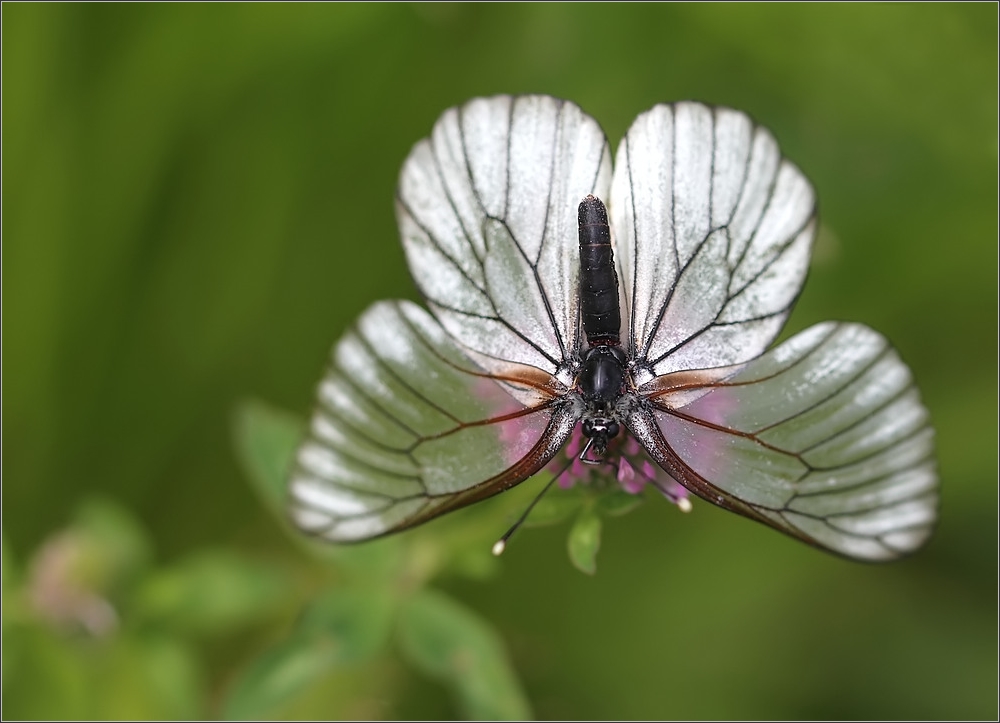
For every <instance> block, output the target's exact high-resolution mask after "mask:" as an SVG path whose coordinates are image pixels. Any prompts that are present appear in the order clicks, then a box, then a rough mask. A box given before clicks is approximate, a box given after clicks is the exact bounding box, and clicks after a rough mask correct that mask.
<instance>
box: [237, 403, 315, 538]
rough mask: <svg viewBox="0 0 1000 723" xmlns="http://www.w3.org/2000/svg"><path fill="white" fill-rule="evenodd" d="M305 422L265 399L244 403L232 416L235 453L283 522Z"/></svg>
mask: <svg viewBox="0 0 1000 723" xmlns="http://www.w3.org/2000/svg"><path fill="white" fill-rule="evenodd" d="M304 433H305V422H303V421H302V419H301V418H300V417H297V416H295V415H293V414H290V413H288V412H285V411H282V410H280V409H277V408H276V407H272V406H270V405H268V404H266V403H264V402H261V401H258V400H254V399H250V400H246V401H244V402H242V403H241V404H240V405H239V406H238V407H237V408H236V412H235V414H234V416H233V437H234V443H235V446H236V456H237V457H238V459H239V461H240V464H241V465H242V467H243V469H244V471H245V472H246V474H247V475H248V476H249V477H250V481H251V482H252V483H253V486H254V489H255V490H256V491H257V494H258V495H259V496H260V498H261V500H263V501H264V504H266V505H267V507H268V508H269V509H270V510H271V511H273V512H274V513H275V514H276V515H278V517H279V518H280V519H281V520H282V521H284V520H285V519H286V517H285V500H286V498H287V492H286V484H287V477H288V470H289V468H290V467H291V465H292V460H293V459H294V457H295V448H296V447H297V446H298V444H299V442H300V441H302V436H303V434H304Z"/></svg>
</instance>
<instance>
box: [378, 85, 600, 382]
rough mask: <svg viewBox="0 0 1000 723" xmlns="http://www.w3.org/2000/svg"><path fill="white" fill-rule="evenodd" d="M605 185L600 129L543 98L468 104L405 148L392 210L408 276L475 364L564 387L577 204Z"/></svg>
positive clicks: (575, 334)
mask: <svg viewBox="0 0 1000 723" xmlns="http://www.w3.org/2000/svg"><path fill="white" fill-rule="evenodd" d="M610 179H611V155H610V151H609V148H608V144H607V140H606V139H605V137H604V132H603V131H602V130H601V128H600V126H599V125H598V124H597V122H596V121H594V120H593V119H592V118H590V117H589V116H587V115H586V114H584V113H583V112H582V111H581V110H580V109H579V108H578V107H577V106H576V105H574V104H572V103H569V102H567V101H561V100H557V99H555V98H551V97H548V96H519V97H516V98H515V97H510V96H497V97H494V98H480V99H476V100H473V101H470V102H469V103H467V104H466V105H464V106H462V107H460V108H452V109H450V110H448V111H446V112H445V113H444V114H443V115H442V116H441V118H440V119H439V120H438V122H437V123H436V124H435V126H434V131H433V133H432V134H431V137H430V138H428V139H425V140H423V141H421V142H420V143H418V144H417V145H416V146H415V147H414V148H413V151H412V152H411V153H410V155H409V157H408V158H407V160H406V162H405V164H404V165H403V170H402V172H401V174H400V180H399V189H398V193H397V205H396V208H397V215H398V218H399V225H400V230H401V232H402V237H403V246H404V249H405V250H406V258H407V261H408V262H409V265H410V271H411V273H412V274H413V278H414V280H415V281H416V283H417V286H418V287H419V288H420V291H421V293H422V294H423V296H424V298H425V299H426V300H427V304H428V306H429V308H430V310H431V312H432V313H433V314H434V315H435V316H436V317H437V318H438V319H439V320H440V322H441V324H442V325H443V326H444V327H445V329H447V331H448V333H449V334H451V335H452V337H454V338H455V339H456V340H458V341H459V342H460V343H461V344H462V345H463V346H465V347H466V348H467V349H468V350H469V352H470V354H471V355H472V356H473V358H474V359H475V360H476V362H477V363H479V364H480V365H481V366H483V367H484V368H486V369H491V368H493V367H494V365H499V366H500V367H501V368H502V367H503V366H504V364H506V363H507V362H510V361H514V362H518V363H521V364H529V365H531V366H534V367H537V368H539V369H543V370H545V371H547V372H549V373H550V374H555V375H557V376H558V377H559V378H560V380H561V381H562V383H563V384H565V385H567V386H568V385H570V384H571V383H572V381H573V379H572V373H571V371H570V370H569V369H568V368H567V366H566V361H567V360H569V359H571V358H574V357H575V356H576V355H577V349H578V346H579V338H580V329H579V312H578V309H579V293H578V290H577V289H578V278H577V274H578V267H579V257H578V251H577V247H576V244H575V243H574V240H575V239H576V236H577V216H576V213H577V205H578V204H579V203H580V200H581V199H582V198H583V197H584V196H586V195H587V194H588V193H593V194H595V195H598V196H602V195H603V196H604V197H606V195H607V191H608V188H609V186H610Z"/></svg>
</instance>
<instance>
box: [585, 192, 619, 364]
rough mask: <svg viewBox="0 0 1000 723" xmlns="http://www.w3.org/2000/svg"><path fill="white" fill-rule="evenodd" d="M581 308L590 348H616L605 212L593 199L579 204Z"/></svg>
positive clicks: (612, 276)
mask: <svg viewBox="0 0 1000 723" xmlns="http://www.w3.org/2000/svg"><path fill="white" fill-rule="evenodd" d="M578 218H579V221H580V306H581V310H582V315H583V330H584V332H585V333H586V335H587V341H588V342H589V343H590V345H591V346H601V345H610V346H618V344H619V341H620V336H619V328H620V327H621V312H620V309H619V305H618V275H617V274H616V273H615V259H614V254H613V253H612V251H611V229H610V227H609V226H608V211H607V209H606V208H605V207H604V204H603V203H602V202H601V199H599V198H597V197H595V196H587V197H586V198H585V199H583V201H581V202H580V208H579V210H578Z"/></svg>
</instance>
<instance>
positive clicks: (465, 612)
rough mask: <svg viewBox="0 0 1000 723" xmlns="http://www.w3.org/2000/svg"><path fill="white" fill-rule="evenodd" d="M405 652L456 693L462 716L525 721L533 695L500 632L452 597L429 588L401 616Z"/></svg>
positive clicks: (401, 633) (415, 663) (401, 631)
mask: <svg viewBox="0 0 1000 723" xmlns="http://www.w3.org/2000/svg"><path fill="white" fill-rule="evenodd" d="M399 637H400V643H401V646H402V650H403V653H404V654H405V655H406V657H407V658H408V659H409V660H410V661H411V662H412V663H413V665H415V666H416V667H417V668H418V669H420V670H421V671H423V672H424V673H426V674H427V675H429V676H431V677H433V678H435V679H437V680H440V681H442V682H443V683H445V684H446V685H447V686H448V687H449V688H451V690H452V691H453V692H454V694H455V696H456V698H457V699H458V704H459V707H460V710H461V712H462V715H464V716H465V717H467V718H472V719H479V720H525V719H527V718H528V717H529V716H530V714H531V711H530V708H529V706H528V702H527V699H526V698H525V696H524V692H523V690H522V689H521V685H520V683H519V681H518V679H517V677H516V675H515V674H514V671H513V669H512V668H511V666H510V663H509V662H508V660H507V654H506V652H505V650H504V648H503V644H502V643H501V641H500V637H499V636H498V635H497V633H496V631H494V630H493V628H492V627H491V626H490V624H489V623H487V622H486V621H485V620H483V619H482V618H481V617H479V616H478V615H477V614H476V613H474V612H473V611H471V610H469V609H468V608H466V607H465V606H463V605H460V604H459V603H458V602H456V601H455V600H453V599H452V598H450V597H448V596H446V595H444V594H442V593H440V592H436V591H433V590H423V591H421V592H419V593H417V594H416V595H414V596H413V597H412V598H411V599H410V600H409V601H408V602H407V604H406V605H405V607H404V608H403V610H402V611H401V614H400V617H399Z"/></svg>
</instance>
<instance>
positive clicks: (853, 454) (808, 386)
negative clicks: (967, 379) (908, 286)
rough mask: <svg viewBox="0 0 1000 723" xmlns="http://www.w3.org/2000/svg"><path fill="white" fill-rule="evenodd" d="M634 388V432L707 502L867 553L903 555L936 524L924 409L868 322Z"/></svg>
mask: <svg viewBox="0 0 1000 723" xmlns="http://www.w3.org/2000/svg"><path fill="white" fill-rule="evenodd" d="M640 393H641V396H642V398H643V399H644V400H645V401H644V402H643V403H641V404H640V405H639V406H638V408H637V409H636V410H635V412H634V413H633V414H632V416H631V417H630V418H629V419H628V425H629V427H630V429H631V430H632V431H633V433H634V434H635V435H636V437H637V438H638V439H639V440H640V441H641V442H642V443H643V445H644V446H645V447H646V449H647V450H648V451H649V453H650V454H651V455H652V456H653V457H654V458H655V459H656V461H657V462H658V463H659V464H660V465H661V466H663V468H664V469H666V470H667V471H668V472H669V473H670V474H671V475H673V476H674V477H675V478H676V479H677V480H678V481H680V482H681V483H682V484H684V486H685V487H687V488H688V489H690V490H691V491H693V492H695V493H696V494H697V495H699V496H700V497H703V498H704V499H706V500H708V501H709V502H712V503H714V504H717V505H720V506H722V507H724V508H726V509H729V510H732V511H734V512H738V513H740V514H743V515H745V516H747V517H751V518H753V519H756V520H759V521H761V522H764V523H765V524H768V525H770V526H771V527H774V528H776V529H778V530H781V531H782V532H785V533H788V534H790V535H792V536H794V537H797V538H799V539H801V540H804V541H806V542H809V543H811V544H813V545H816V546H818V547H822V548H826V549H828V550H832V551H833V552H836V553H839V554H841V555H845V556H847V557H852V558H857V559H863V560H872V561H879V560H891V559H895V558H897V557H900V556H902V555H905V554H907V553H909V552H912V551H913V550H915V549H916V548H918V547H919V546H920V545H921V544H923V542H924V541H925V540H926V539H927V537H928V536H929V535H930V533H931V531H932V528H933V525H934V522H935V519H936V516H937V505H938V478H937V471H936V464H935V459H934V441H933V436H934V433H933V429H932V428H931V427H930V424H929V422H928V414H927V410H926V409H925V408H924V406H923V405H922V404H921V401H920V396H919V394H918V392H917V389H916V387H915V386H914V384H913V380H912V377H911V374H910V371H909V369H908V368H907V366H906V365H905V364H904V363H903V362H902V361H901V360H900V358H899V356H898V355H897V354H896V352H895V351H894V350H893V349H892V348H891V347H890V346H889V344H888V342H886V340H885V338H884V337H882V336H881V335H880V334H878V333H877V332H875V331H872V330H871V329H869V328H867V327H865V326H862V325H860V324H847V323H832V322H830V323H825V324H819V325H816V326H813V327H811V328H810V329H807V330H806V331H804V332H802V333H800V334H798V335H796V336H794V337H792V338H791V339H789V340H788V341H786V342H785V343H783V344H781V345H779V346H777V347H776V348H774V349H773V350H771V351H770V352H768V353H767V354H765V355H764V356H762V357H760V358H758V359H755V360H753V361H751V362H748V363H745V364H741V365H736V366H731V367H728V368H724V369H712V370H705V371H694V372H690V371H689V372H677V373H674V374H668V375H665V376H662V377H658V378H656V379H654V380H652V381H651V382H649V383H648V384H647V385H645V386H644V387H643V388H642V389H641V390H640Z"/></svg>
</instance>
